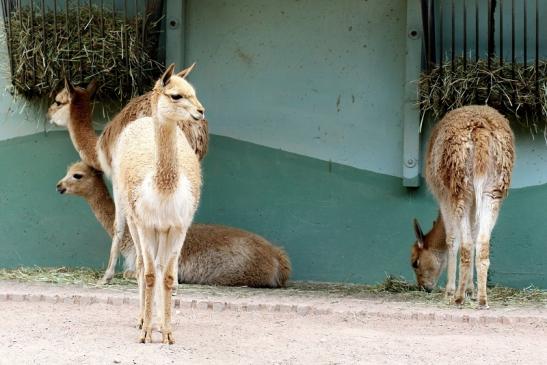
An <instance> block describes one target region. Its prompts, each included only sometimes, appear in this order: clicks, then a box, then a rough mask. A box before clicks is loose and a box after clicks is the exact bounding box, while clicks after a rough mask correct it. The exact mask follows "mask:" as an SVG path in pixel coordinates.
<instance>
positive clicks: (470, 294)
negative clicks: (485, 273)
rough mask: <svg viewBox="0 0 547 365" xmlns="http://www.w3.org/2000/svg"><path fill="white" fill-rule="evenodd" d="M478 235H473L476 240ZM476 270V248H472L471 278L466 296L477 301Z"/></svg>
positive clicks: (469, 277) (468, 280)
mask: <svg viewBox="0 0 547 365" xmlns="http://www.w3.org/2000/svg"><path fill="white" fill-rule="evenodd" d="M475 237H476V235H473V238H475ZM474 270H475V246H472V247H471V263H470V265H469V276H468V277H467V288H466V290H465V296H466V297H468V298H469V299H471V300H475V299H476V296H477V290H476V288H475V282H474V280H473V277H474V272H473V271H474Z"/></svg>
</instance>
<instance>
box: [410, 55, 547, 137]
mask: <svg viewBox="0 0 547 365" xmlns="http://www.w3.org/2000/svg"><path fill="white" fill-rule="evenodd" d="M536 72H537V83H536ZM418 88H419V101H418V103H419V106H420V108H421V110H422V113H423V115H426V114H428V113H429V114H431V115H432V116H433V117H434V118H435V119H439V118H441V117H442V116H443V115H444V114H445V113H446V112H448V111H450V110H453V109H456V108H459V107H462V106H465V105H469V104H488V105H490V106H492V107H494V108H496V109H498V110H499V111H500V112H502V113H504V114H506V115H507V116H513V117H515V118H516V119H517V120H518V121H519V122H520V123H522V124H523V125H525V126H527V127H529V128H531V129H532V130H533V132H534V133H536V132H537V127H538V124H540V125H542V126H543V127H544V128H545V125H546V122H545V117H546V116H547V61H540V62H539V66H538V69H537V70H536V68H535V66H534V64H532V65H528V66H527V67H525V66H524V65H523V64H515V68H514V72H513V68H512V65H511V63H504V64H503V65H500V63H499V61H492V66H491V68H490V69H489V68H488V62H487V60H479V61H478V62H476V61H470V60H468V61H467V66H466V68H464V65H463V59H462V58H458V59H457V60H455V66H454V69H452V66H451V63H450V62H446V63H444V64H443V65H442V68H441V66H436V67H435V68H434V69H433V70H432V71H431V72H430V73H429V74H428V73H426V72H424V73H422V75H421V76H420V79H419V80H418Z"/></svg>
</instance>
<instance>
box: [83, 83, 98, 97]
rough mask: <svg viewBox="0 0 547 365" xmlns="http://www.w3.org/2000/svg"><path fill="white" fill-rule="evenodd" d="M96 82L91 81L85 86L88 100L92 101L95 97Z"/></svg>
mask: <svg viewBox="0 0 547 365" xmlns="http://www.w3.org/2000/svg"><path fill="white" fill-rule="evenodd" d="M97 86H98V85H97V80H91V82H90V83H89V84H88V85H87V87H86V90H87V93H88V94H89V98H90V99H93V98H94V97H95V94H96V92H97Z"/></svg>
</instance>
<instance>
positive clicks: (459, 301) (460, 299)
mask: <svg viewBox="0 0 547 365" xmlns="http://www.w3.org/2000/svg"><path fill="white" fill-rule="evenodd" d="M454 303H455V304H456V305H463V303H465V295H463V296H460V295H458V296H457V297H456V298H455V299H454Z"/></svg>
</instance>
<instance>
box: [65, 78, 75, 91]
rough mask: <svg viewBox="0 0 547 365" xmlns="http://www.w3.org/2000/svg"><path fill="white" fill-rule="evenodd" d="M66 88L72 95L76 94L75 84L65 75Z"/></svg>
mask: <svg viewBox="0 0 547 365" xmlns="http://www.w3.org/2000/svg"><path fill="white" fill-rule="evenodd" d="M65 89H66V90H67V91H68V93H69V94H70V95H72V94H74V91H75V90H74V85H72V83H71V82H70V81H69V80H68V77H66V76H65Z"/></svg>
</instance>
